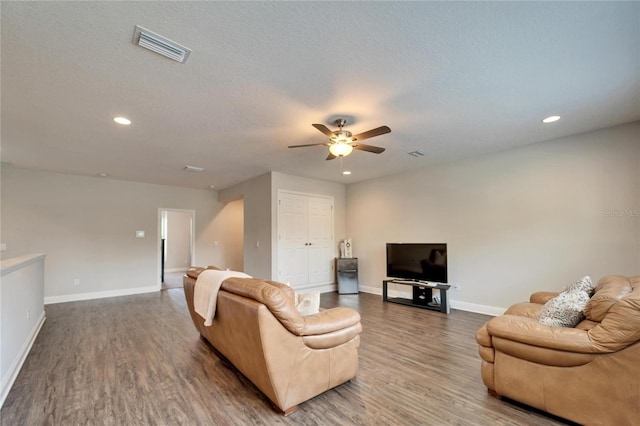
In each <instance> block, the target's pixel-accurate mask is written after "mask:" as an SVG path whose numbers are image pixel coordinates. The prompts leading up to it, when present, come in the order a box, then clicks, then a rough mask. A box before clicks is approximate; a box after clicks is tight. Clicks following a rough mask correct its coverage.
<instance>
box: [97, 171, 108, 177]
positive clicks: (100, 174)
mask: <svg viewBox="0 0 640 426" xmlns="http://www.w3.org/2000/svg"><path fill="white" fill-rule="evenodd" d="M98 176H100V177H107V176H109V173H106V172H102V173H98Z"/></svg>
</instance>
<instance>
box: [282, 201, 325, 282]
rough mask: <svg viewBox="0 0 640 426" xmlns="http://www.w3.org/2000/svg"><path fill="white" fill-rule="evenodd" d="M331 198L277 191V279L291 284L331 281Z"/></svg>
mask: <svg viewBox="0 0 640 426" xmlns="http://www.w3.org/2000/svg"><path fill="white" fill-rule="evenodd" d="M332 260H333V199H332V198H325V197H314V196H308V195H302V194H293V193H288V192H281V193H280V194H279V200H278V280H279V281H282V282H288V283H290V284H291V285H292V286H293V287H294V288H300V287H304V286H309V285H312V284H330V283H332V282H333V268H332V265H333V263H332Z"/></svg>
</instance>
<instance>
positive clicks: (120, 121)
mask: <svg viewBox="0 0 640 426" xmlns="http://www.w3.org/2000/svg"><path fill="white" fill-rule="evenodd" d="M113 121H115V122H116V123H118V124H122V125H123V126H128V125H129V124H131V120H129V119H128V118H126V117H113Z"/></svg>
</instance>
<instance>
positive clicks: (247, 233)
mask: <svg viewBox="0 0 640 426" xmlns="http://www.w3.org/2000/svg"><path fill="white" fill-rule="evenodd" d="M219 199H220V202H222V203H226V202H229V201H234V200H239V199H243V200H244V231H243V232H244V249H243V258H244V272H246V273H247V274H249V275H251V276H253V277H260V278H270V277H271V173H267V174H265V175H262V176H258V177H255V178H253V179H249V180H247V181H244V182H242V183H239V184H238V185H234V186H232V187H230V188H227V189H224V190H222V191H220V193H219Z"/></svg>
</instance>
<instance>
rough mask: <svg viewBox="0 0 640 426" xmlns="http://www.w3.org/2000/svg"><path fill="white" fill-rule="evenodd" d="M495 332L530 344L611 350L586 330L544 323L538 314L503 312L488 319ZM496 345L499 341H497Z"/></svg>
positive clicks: (585, 350) (585, 351) (586, 350)
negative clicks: (532, 315) (593, 339)
mask: <svg viewBox="0 0 640 426" xmlns="http://www.w3.org/2000/svg"><path fill="white" fill-rule="evenodd" d="M487 331H488V332H489V334H490V335H491V336H494V337H500V338H502V339H506V340H511V341H515V342H519V343H524V344H527V345H532V346H537V347H541V348H548V349H554V350H560V351H567V352H576V353H582V354H600V353H610V352H611V350H609V349H607V348H604V347H602V346H601V345H600V344H598V343H597V342H593V341H592V340H591V339H590V338H589V333H588V332H587V331H586V330H581V329H577V328H567V327H553V326H549V325H544V324H540V323H539V322H538V321H537V320H536V319H534V318H527V317H521V316H517V315H503V316H499V317H496V318H493V319H491V320H490V321H489V322H488V323H487ZM494 346H495V341H494Z"/></svg>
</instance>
